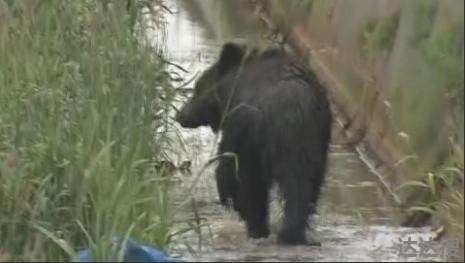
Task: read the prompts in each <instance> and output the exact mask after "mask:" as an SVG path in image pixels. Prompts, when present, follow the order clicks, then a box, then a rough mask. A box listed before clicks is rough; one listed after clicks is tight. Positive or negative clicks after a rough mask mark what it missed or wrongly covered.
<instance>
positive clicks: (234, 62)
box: [218, 43, 245, 73]
mask: <svg viewBox="0 0 465 263" xmlns="http://www.w3.org/2000/svg"><path fill="white" fill-rule="evenodd" d="M244 53H245V51H244V48H243V47H241V46H239V45H237V44H234V43H226V44H225V45H224V46H223V49H222V50H221V54H220V60H219V61H218V70H219V72H220V73H224V72H226V71H228V70H229V69H231V68H234V67H237V66H239V65H240V64H241V62H242V58H243V57H244Z"/></svg>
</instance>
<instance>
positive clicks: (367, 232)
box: [162, 1, 437, 261]
mask: <svg viewBox="0 0 465 263" xmlns="http://www.w3.org/2000/svg"><path fill="white" fill-rule="evenodd" d="M168 3H169V8H170V9H171V10H172V11H174V14H173V15H168V16H167V25H166V26H167V28H166V35H165V36H164V37H165V38H164V42H165V45H164V46H163V47H162V48H163V49H164V52H165V55H166V56H167V58H168V60H169V61H172V62H174V63H176V64H178V65H180V66H182V67H183V68H184V69H186V70H187V71H188V72H187V73H186V72H184V71H181V70H178V72H179V74H180V75H182V76H183V77H184V78H185V79H191V78H192V77H194V76H195V75H196V74H197V73H199V72H200V71H201V70H204V69H205V68H206V67H208V66H209V65H210V64H211V63H212V62H213V61H214V60H215V59H216V56H217V53H218V52H219V49H220V47H221V45H222V43H223V41H222V40H221V39H215V38H212V37H207V36H211V35H212V34H209V32H206V31H205V29H204V28H203V27H202V25H201V23H200V22H198V20H197V18H196V16H195V15H192V14H191V13H189V12H187V11H186V10H185V9H183V8H182V7H181V6H180V5H179V3H178V2H175V1H171V2H170V1H169V2H168ZM210 33H211V32H210ZM173 70H177V69H176V67H173ZM192 86H193V83H190V84H189V85H187V87H188V88H191V87H192ZM333 130H334V132H333V137H332V145H331V152H330V157H329V166H328V173H327V178H326V182H325V185H324V189H323V193H322V197H321V201H320V204H319V209H318V214H317V215H315V216H314V218H313V219H312V229H311V230H309V233H308V235H309V237H311V238H312V239H315V240H318V241H320V242H321V244H322V245H321V246H319V247H317V246H296V247H289V246H279V245H278V244H277V243H276V236H275V235H274V234H272V235H271V237H270V238H268V239H263V240H248V239H247V237H246V234H245V228H244V226H243V223H242V222H240V221H239V220H238V217H237V215H235V214H234V213H232V212H228V211H226V210H224V209H223V208H222V207H221V206H220V205H219V203H218V197H217V192H216V188H215V181H214V176H213V170H214V165H210V166H208V167H205V164H206V163H207V162H208V160H210V159H211V158H213V157H214V155H215V151H216V145H217V142H218V139H219V138H218V136H216V135H214V134H213V133H212V132H211V130H210V129H209V128H206V127H202V128H198V129H193V130H187V129H181V128H179V130H178V131H177V132H178V133H179V135H180V137H181V138H182V140H183V143H182V144H180V145H178V146H177V147H176V149H177V150H176V151H174V152H173V153H172V156H171V158H172V159H173V161H174V163H175V164H176V165H180V164H181V163H183V162H185V161H190V162H191V167H190V168H191V171H190V172H189V173H179V174H178V175H177V176H176V179H178V180H177V183H176V186H175V187H174V188H173V195H174V199H175V202H176V205H178V206H180V205H181V204H183V203H184V205H183V206H180V208H179V209H178V211H176V212H177V215H176V220H177V221H178V222H179V223H178V224H177V227H178V228H179V229H182V228H183V227H188V228H193V227H192V226H198V227H197V228H195V227H194V230H191V231H188V232H186V233H184V234H180V235H176V236H175V238H174V240H173V244H172V246H171V248H170V252H171V253H173V254H175V255H178V256H180V257H182V258H184V259H186V260H196V261H373V260H377V261H378V260H381V261H404V260H408V261H424V260H433V259H435V258H436V259H437V257H435V258H433V257H420V256H411V257H406V258H403V257H401V256H400V255H399V249H396V246H395V245H396V244H398V242H404V241H405V240H407V238H408V237H410V238H411V240H419V237H420V236H421V237H423V238H424V239H427V238H429V237H430V236H431V235H432V233H431V231H430V229H429V228H415V229H413V228H403V227H396V226H395V225H396V224H395V216H394V215H395V209H393V208H392V207H391V206H390V205H389V201H388V200H387V199H386V198H384V193H383V191H382V186H381V184H380V183H379V182H378V180H377V178H376V176H375V175H374V174H372V173H371V172H370V170H369V169H368V167H367V166H366V165H365V164H364V163H363V162H362V161H361V159H360V158H359V156H358V155H357V153H356V152H355V151H354V150H352V149H348V148H346V147H344V143H345V142H344V138H343V137H342V136H340V130H339V129H338V126H337V125H334V129H333ZM204 168H205V169H204ZM191 186H193V187H192V192H191V193H189V189H191ZM272 199H273V202H272V206H271V219H270V221H271V227H272V233H276V232H277V229H278V228H279V219H280V215H281V213H280V211H281V209H280V202H279V199H278V198H277V197H274V198H272ZM402 244H404V243H402ZM417 251H419V248H417ZM410 252H411V251H410Z"/></svg>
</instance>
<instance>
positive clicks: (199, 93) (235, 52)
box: [176, 43, 245, 132]
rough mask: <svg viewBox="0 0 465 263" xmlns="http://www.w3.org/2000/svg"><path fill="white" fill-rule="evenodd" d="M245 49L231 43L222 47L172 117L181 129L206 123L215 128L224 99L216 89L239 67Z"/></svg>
mask: <svg viewBox="0 0 465 263" xmlns="http://www.w3.org/2000/svg"><path fill="white" fill-rule="evenodd" d="M244 54H245V48H244V47H242V46H240V45H238V44H234V43H227V44H225V45H224V46H223V48H222V50H221V53H220V58H219V59H218V61H217V62H216V63H215V64H214V65H213V66H211V67H210V68H208V69H207V70H206V71H205V72H203V74H202V75H201V76H200V77H199V79H198V80H197V82H196V84H195V87H194V94H193V96H192V97H191V98H190V100H189V101H188V102H187V103H186V104H185V105H184V106H183V107H182V109H181V110H180V111H179V112H178V114H177V116H176V120H177V122H179V123H180V124H181V126H182V127H184V128H197V127H199V126H210V127H211V128H212V129H213V131H215V132H216V131H218V129H219V127H220V124H221V118H222V114H223V110H222V109H223V108H224V106H225V105H222V104H223V103H224V102H223V101H222V100H221V99H220V98H219V95H218V88H219V86H220V85H224V81H225V77H226V76H228V75H229V76H230V75H231V74H233V73H234V72H235V71H237V69H238V68H239V67H240V65H241V62H242V59H243V57H244Z"/></svg>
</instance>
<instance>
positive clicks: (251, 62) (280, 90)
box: [177, 43, 332, 244]
mask: <svg viewBox="0 0 465 263" xmlns="http://www.w3.org/2000/svg"><path fill="white" fill-rule="evenodd" d="M331 118H332V117H331V112H330V108H329V103H328V100H327V97H326V93H325V90H324V89H323V87H322V86H321V85H320V83H319V82H318V81H317V79H316V77H315V75H314V74H313V73H312V72H311V71H310V70H309V69H307V68H305V67H304V66H302V65H300V64H298V63H296V62H295V61H294V60H293V59H292V58H291V56H289V55H288V54H287V53H286V52H284V51H282V50H277V49H269V50H266V51H264V52H256V51H254V52H251V53H250V54H248V55H245V49H244V48H243V47H240V46H238V45H236V44H233V43H228V44H225V45H224V46H223V49H222V51H221V54H220V58H219V60H218V61H217V62H216V63H215V64H214V65H212V66H211V67H210V68H209V69H207V70H206V71H205V72H204V73H203V75H202V76H201V77H200V78H199V80H198V81H197V83H196V86H195V91H194V95H193V97H192V98H191V99H190V100H189V102H188V103H186V105H184V107H183V108H182V109H181V111H180V112H179V114H178V116H177V120H178V122H179V123H180V124H181V125H182V126H183V127H187V128H195V127H198V126H206V125H208V126H210V127H211V128H212V129H213V130H214V131H215V132H218V131H221V132H222V141H221V143H220V145H219V149H218V152H219V154H222V153H234V154H235V156H236V157H237V159H238V160H237V161H238V164H239V165H238V170H236V160H235V159H234V158H233V157H231V155H228V156H225V157H223V158H221V159H220V162H219V164H218V167H217V169H216V180H217V187H218V193H219V197H220V201H221V203H222V204H223V205H226V206H227V205H232V206H233V207H234V208H235V210H236V211H238V212H239V214H240V216H241V218H242V219H243V220H245V222H246V226H247V232H248V235H249V237H252V238H262V237H267V236H269V234H270V230H269V223H268V222H269V220H268V213H269V211H268V209H269V189H270V187H271V186H272V184H273V183H277V184H278V185H279V189H280V192H281V194H282V196H283V198H284V201H285V204H284V222H283V226H282V228H281V230H280V232H279V235H278V238H279V240H280V241H281V242H282V243H284V244H302V243H306V236H305V229H306V226H307V219H308V217H309V215H311V214H313V213H314V212H315V209H316V206H317V201H318V197H319V194H320V188H321V185H322V183H323V179H324V175H325V168H326V162H327V152H328V146H329V141H330V134H331ZM228 200H231V201H232V202H228ZM231 203H232V204H231Z"/></svg>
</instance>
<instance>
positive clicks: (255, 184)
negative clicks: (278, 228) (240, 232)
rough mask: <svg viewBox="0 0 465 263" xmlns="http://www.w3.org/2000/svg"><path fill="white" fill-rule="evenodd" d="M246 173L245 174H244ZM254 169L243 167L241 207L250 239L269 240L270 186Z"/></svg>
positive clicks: (241, 175)
mask: <svg viewBox="0 0 465 263" xmlns="http://www.w3.org/2000/svg"><path fill="white" fill-rule="evenodd" d="M242 168H243V170H242ZM243 171H244V172H243ZM253 171H254V169H247V166H246V167H244V166H241V173H240V178H241V188H240V194H239V198H240V206H241V209H242V211H241V214H242V217H243V218H244V220H245V221H246V225H247V234H248V236H249V237H250V238H267V237H268V236H269V235H270V229H269V222H268V210H269V203H268V199H269V198H268V185H267V183H266V182H265V181H263V180H262V179H261V178H260V175H259V174H251V173H250V172H253Z"/></svg>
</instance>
